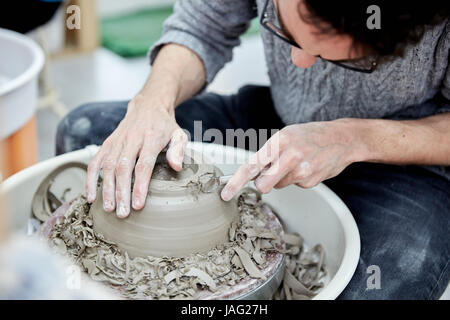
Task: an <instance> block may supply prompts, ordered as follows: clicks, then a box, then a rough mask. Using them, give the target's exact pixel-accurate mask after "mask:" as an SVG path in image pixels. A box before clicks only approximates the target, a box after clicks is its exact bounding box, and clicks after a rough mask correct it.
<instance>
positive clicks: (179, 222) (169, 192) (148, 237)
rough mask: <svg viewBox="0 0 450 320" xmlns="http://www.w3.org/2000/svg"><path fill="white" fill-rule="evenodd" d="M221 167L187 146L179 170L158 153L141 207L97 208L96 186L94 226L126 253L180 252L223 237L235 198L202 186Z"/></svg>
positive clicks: (206, 248) (225, 237)
mask: <svg viewBox="0 0 450 320" xmlns="http://www.w3.org/2000/svg"><path fill="white" fill-rule="evenodd" d="M221 174H222V172H220V170H219V169H218V168H216V167H215V166H214V165H212V164H211V163H209V162H207V161H206V160H205V159H204V158H203V157H202V155H201V154H200V153H198V152H194V151H193V150H189V152H187V155H186V156H185V159H184V164H183V170H182V171H181V172H176V171H174V170H172V169H171V168H169V166H168V164H167V162H166V160H165V154H161V155H160V156H159V157H158V159H157V161H156V165H155V169H154V172H153V175H152V180H151V181H150V186H149V193H148V196H147V201H146V205H145V207H144V209H142V210H141V211H134V210H131V213H130V215H129V216H128V218H125V219H120V218H117V216H116V214H115V212H111V213H107V212H105V211H104V210H103V205H102V203H103V199H102V188H101V187H100V188H99V190H98V194H97V200H96V201H95V202H94V203H93V205H92V207H91V213H92V216H93V220H94V230H95V231H96V232H97V233H100V234H102V235H103V236H104V237H105V239H107V240H110V241H113V242H115V243H116V244H117V245H118V246H119V248H120V249H122V250H125V251H127V252H128V254H129V255H130V256H133V257H135V256H141V257H146V256H154V257H162V256H171V257H182V256H186V255H188V254H191V253H199V252H207V251H209V250H211V249H212V248H214V247H215V246H216V245H218V244H221V243H225V242H227V241H228V229H229V227H230V224H231V222H232V221H233V220H234V219H235V218H236V217H237V213H238V209H237V205H236V201H230V202H224V201H222V200H221V198H220V196H219V191H220V188H218V189H216V190H214V191H212V192H204V190H202V187H203V186H205V185H208V182H209V181H210V180H211V179H212V178H213V177H214V176H218V175H221Z"/></svg>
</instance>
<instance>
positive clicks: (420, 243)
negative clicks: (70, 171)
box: [56, 86, 450, 299]
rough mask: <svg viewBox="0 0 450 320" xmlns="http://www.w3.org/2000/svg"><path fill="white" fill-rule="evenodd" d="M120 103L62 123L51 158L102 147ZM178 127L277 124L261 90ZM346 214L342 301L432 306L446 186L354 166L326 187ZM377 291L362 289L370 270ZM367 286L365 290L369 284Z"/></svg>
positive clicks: (120, 113) (210, 106) (212, 106)
mask: <svg viewBox="0 0 450 320" xmlns="http://www.w3.org/2000/svg"><path fill="white" fill-rule="evenodd" d="M126 108H127V102H112V103H94V104H88V105H84V106H81V107H79V108H78V109H76V110H74V111H72V112H71V113H70V114H69V115H68V116H67V117H66V118H65V119H63V120H62V122H61V123H60V125H59V127H58V133H57V145H56V148H57V153H58V154H61V153H64V152H69V151H73V150H76V149H80V148H83V147H85V146H87V145H90V144H98V145H101V144H102V142H103V141H104V140H105V138H106V137H107V136H108V135H109V134H110V133H111V132H112V131H113V130H114V129H115V127H116V126H117V125H118V123H119V122H120V121H121V120H122V118H123V117H124V115H125V112H126ZM176 118H177V121H178V123H179V125H180V126H181V127H182V128H185V129H187V130H189V131H190V132H191V135H192V136H193V128H194V126H193V121H194V120H202V121H203V124H202V125H203V130H206V129H208V128H217V129H219V130H221V131H222V132H224V131H225V130H226V129H234V128H242V129H244V130H247V129H248V128H255V129H263V128H266V129H272V128H278V129H280V128H282V127H283V123H282V122H281V120H280V118H279V117H278V115H277V114H276V112H275V111H274V108H273V104H272V100H271V96H270V90H269V88H267V87H255V86H246V87H244V88H241V90H239V92H238V93H237V94H236V95H232V96H220V95H217V94H213V93H205V94H202V95H200V96H197V97H195V98H192V99H190V100H188V101H186V102H185V103H183V104H182V105H180V106H179V107H178V108H177V109H176ZM325 184H326V185H327V186H328V187H330V188H331V189H332V190H333V191H334V192H335V193H336V194H337V195H338V196H339V197H340V198H341V199H342V200H343V201H344V202H345V204H346V205H347V206H348V207H349V209H350V211H351V212H352V214H353V216H354V218H355V220H356V223H357V224H358V228H359V232H360V235H361V257H360V260H359V264H358V267H357V270H356V272H355V275H354V276H353V279H352V280H351V282H350V283H349V285H348V286H347V288H346V289H345V290H344V292H343V293H342V294H341V296H340V298H341V299H438V298H439V297H440V296H441V295H442V293H443V291H444V290H445V288H446V286H447V284H448V282H449V280H450V267H449V265H450V263H449V261H450V237H449V234H450V228H449V215H450V181H448V180H446V179H445V178H443V177H441V176H438V175H437V174H435V173H432V172H430V171H428V170H426V169H424V168H422V167H418V166H394V165H383V164H373V163H355V164H352V165H350V166H349V167H348V168H347V169H345V170H344V171H343V172H342V173H341V174H340V175H339V176H338V177H336V178H333V179H330V180H328V181H325ZM373 265H375V266H378V267H379V270H380V280H381V282H380V288H379V289H376V288H373V287H372V289H368V282H370V283H372V282H371V278H369V277H370V276H371V275H372V274H373V270H372V269H371V268H369V266H373ZM369 287H370V285H369Z"/></svg>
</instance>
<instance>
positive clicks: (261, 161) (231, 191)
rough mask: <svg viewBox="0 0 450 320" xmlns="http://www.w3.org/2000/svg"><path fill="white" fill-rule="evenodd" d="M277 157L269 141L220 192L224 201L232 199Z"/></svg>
mask: <svg viewBox="0 0 450 320" xmlns="http://www.w3.org/2000/svg"><path fill="white" fill-rule="evenodd" d="M278 157H279V155H278V154H277V153H276V152H273V146H271V143H270V140H269V141H267V143H266V144H265V145H264V146H263V147H262V148H261V149H260V150H259V151H258V152H256V153H255V154H253V155H252V156H251V157H250V159H249V160H248V161H247V162H246V163H245V164H243V165H242V166H241V167H240V168H239V169H238V170H237V171H236V173H235V174H234V175H233V177H232V178H231V179H230V181H228V183H227V184H226V186H225V187H224V188H223V190H222V192H221V197H222V199H223V200H224V201H229V200H230V199H231V198H233V197H234V196H235V195H236V194H237V193H238V192H239V191H240V190H241V189H242V188H243V187H244V186H245V185H246V184H247V183H248V182H249V181H250V180H252V179H254V178H255V177H256V176H258V174H259V173H260V172H261V171H262V170H263V169H264V168H265V167H266V166H268V165H269V164H270V163H271V162H273V161H275V160H276V159H277V158H278Z"/></svg>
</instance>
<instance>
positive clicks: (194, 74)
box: [137, 44, 206, 111]
mask: <svg viewBox="0 0 450 320" xmlns="http://www.w3.org/2000/svg"><path fill="white" fill-rule="evenodd" d="M205 77H206V76H205V68H204V66H203V63H202V61H201V59H200V58H199V57H198V56H197V55H196V54H195V53H194V52H193V51H191V50H190V49H188V48H186V47H184V46H181V45H177V44H167V45H165V46H164V47H163V48H161V50H160V52H159V54H158V56H157V57H156V59H155V61H154V63H153V67H152V70H151V73H150V76H149V78H148V79H147V82H146V83H145V85H144V87H143V88H142V90H141V91H140V92H139V94H138V95H137V97H143V98H144V99H152V100H153V101H155V100H156V104H157V105H159V106H163V107H165V108H169V109H170V110H171V111H172V110H173V109H174V108H175V107H176V106H178V105H179V104H180V103H182V102H183V101H185V100H187V99H189V98H190V97H192V96H193V95H195V94H196V93H197V92H198V91H200V89H201V88H202V87H203V86H204V85H205Z"/></svg>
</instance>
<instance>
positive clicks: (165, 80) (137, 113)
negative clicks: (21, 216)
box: [86, 44, 206, 218]
mask: <svg viewBox="0 0 450 320" xmlns="http://www.w3.org/2000/svg"><path fill="white" fill-rule="evenodd" d="M205 79H206V73H205V68H204V65H203V62H202V61H201V59H200V58H199V57H198V56H197V54H195V53H194V52H193V51H191V50H190V49H188V48H186V47H184V46H181V45H177V44H167V45H165V46H164V47H162V48H161V49H160V51H159V53H158V55H157V57H156V59H155V61H154V63H153V67H152V71H151V73H150V76H149V78H148V80H147V82H146V83H145V85H144V87H143V88H142V90H141V91H140V93H139V94H138V95H137V96H136V97H135V98H134V99H133V100H132V101H131V102H130V103H129V104H128V109H127V114H126V115H125V118H124V119H123V120H122V121H121V122H120V124H119V126H118V127H117V129H116V130H115V131H114V132H113V133H112V134H111V135H110V136H109V137H108V139H106V140H105V142H104V143H103V145H102V147H101V148H100V150H99V152H98V153H97V155H96V156H95V157H94V159H93V160H92V161H91V163H90V164H89V167H88V176H87V181H86V193H87V198H88V201H89V202H91V203H92V202H94V201H95V198H96V191H97V181H98V176H99V172H100V170H103V208H104V209H105V211H108V212H111V211H114V209H116V213H117V216H118V217H120V218H125V217H127V216H128V215H129V214H130V205H131V204H132V205H133V208H134V209H135V210H140V209H142V208H143V207H144V205H145V200H146V198H147V193H148V185H149V183H150V177H151V175H152V172H153V167H154V165H155V161H156V158H157V156H158V154H159V153H160V152H161V150H162V149H164V148H165V147H166V146H168V150H167V153H166V157H167V161H168V162H169V165H170V166H171V167H172V168H173V169H174V170H177V171H179V170H181V167H182V162H183V157H184V148H185V146H186V144H187V140H188V137H187V135H186V134H185V133H184V131H183V130H182V129H181V128H180V127H179V126H178V124H177V123H176V121H175V107H176V106H178V105H179V104H180V103H182V102H183V101H186V100H187V99H188V98H190V97H192V96H193V95H194V94H196V93H197V92H198V91H199V90H200V89H201V88H202V87H203V86H204V84H205ZM136 159H137V162H136ZM133 170H134V172H135V181H134V187H133V192H132V201H131V176H132V174H133Z"/></svg>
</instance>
